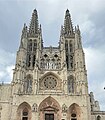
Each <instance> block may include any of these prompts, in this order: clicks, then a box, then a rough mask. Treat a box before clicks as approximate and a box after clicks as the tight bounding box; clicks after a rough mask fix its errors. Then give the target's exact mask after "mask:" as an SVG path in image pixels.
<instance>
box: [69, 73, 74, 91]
mask: <svg viewBox="0 0 105 120" xmlns="http://www.w3.org/2000/svg"><path fill="white" fill-rule="evenodd" d="M74 89H75V85H74V77H73V76H72V75H70V76H68V92H69V93H74Z"/></svg>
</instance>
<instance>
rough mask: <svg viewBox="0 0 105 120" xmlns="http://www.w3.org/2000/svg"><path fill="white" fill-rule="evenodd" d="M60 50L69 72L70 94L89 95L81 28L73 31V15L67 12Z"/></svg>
mask: <svg viewBox="0 0 105 120" xmlns="http://www.w3.org/2000/svg"><path fill="white" fill-rule="evenodd" d="M59 46H60V50H61V56H62V64H63V63H65V64H66V65H65V66H66V67H65V69H66V70H67V91H68V93H69V94H88V88H87V87H88V83H87V73H86V68H85V59H84V52H83V48H82V43H81V33H80V29H79V26H77V27H75V30H73V25H72V20H71V15H70V13H69V10H68V9H67V10H66V13H65V19H64V26H62V27H61V34H60V45H59Z"/></svg>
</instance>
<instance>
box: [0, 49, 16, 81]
mask: <svg viewBox="0 0 105 120" xmlns="http://www.w3.org/2000/svg"><path fill="white" fill-rule="evenodd" d="M14 63H15V54H14V53H10V52H6V51H4V50H3V49H0V82H10V81H11V80H12V75H13V71H12V69H13V68H14Z"/></svg>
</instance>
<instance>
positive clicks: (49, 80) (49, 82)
mask: <svg viewBox="0 0 105 120" xmlns="http://www.w3.org/2000/svg"><path fill="white" fill-rule="evenodd" d="M44 86H45V88H46V89H54V88H55V87H56V86H57V80H56V78H55V77H53V76H47V77H45V78H44Z"/></svg>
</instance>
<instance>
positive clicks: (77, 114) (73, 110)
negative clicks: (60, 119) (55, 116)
mask: <svg viewBox="0 0 105 120" xmlns="http://www.w3.org/2000/svg"><path fill="white" fill-rule="evenodd" d="M68 117H69V120H81V108H80V106H79V105H78V104H76V103H73V104H72V105H70V107H69V111H68Z"/></svg>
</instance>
